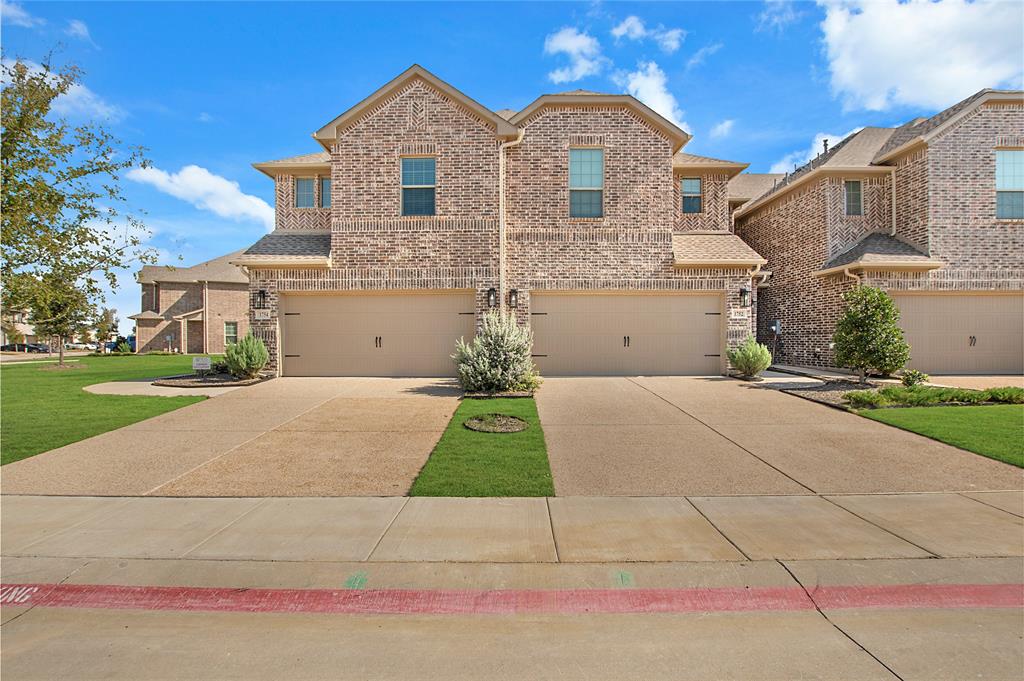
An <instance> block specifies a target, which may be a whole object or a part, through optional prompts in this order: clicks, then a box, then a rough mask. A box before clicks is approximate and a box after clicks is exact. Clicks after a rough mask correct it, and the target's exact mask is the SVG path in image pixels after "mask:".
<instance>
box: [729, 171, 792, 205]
mask: <svg viewBox="0 0 1024 681" xmlns="http://www.w3.org/2000/svg"><path fill="white" fill-rule="evenodd" d="M783 177H784V175H783V174H782V173H743V174H742V175H737V176H736V177H734V178H732V179H731V180H729V186H728V190H729V200H730V201H750V200H752V199H756V198H757V197H759V196H761V194H764V193H765V192H766V191H768V190H769V189H771V188H772V187H774V186H775V185H776V183H778V182H779V181H780V180H782V178H783Z"/></svg>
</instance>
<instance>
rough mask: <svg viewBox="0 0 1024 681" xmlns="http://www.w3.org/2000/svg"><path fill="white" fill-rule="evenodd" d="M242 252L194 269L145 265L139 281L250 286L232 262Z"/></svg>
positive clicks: (215, 259)
mask: <svg viewBox="0 0 1024 681" xmlns="http://www.w3.org/2000/svg"><path fill="white" fill-rule="evenodd" d="M241 252H242V251H235V252H234V253H228V254H227V255H222V256H220V257H219V258H214V259H213V260H207V261H206V262H201V263H199V264H198V265H193V266H192V267H174V266H172V265H145V266H144V267H143V268H142V269H141V270H139V275H138V281H139V283H140V284H152V283H155V282H184V283H193V282H198V281H209V282H216V283H227V284H248V283H249V277H248V276H246V274H245V273H244V272H243V271H242V270H240V269H238V268H237V267H236V266H234V265H232V264H231V262H230V261H231V260H233V259H234V258H235V256H237V255H239V254H241Z"/></svg>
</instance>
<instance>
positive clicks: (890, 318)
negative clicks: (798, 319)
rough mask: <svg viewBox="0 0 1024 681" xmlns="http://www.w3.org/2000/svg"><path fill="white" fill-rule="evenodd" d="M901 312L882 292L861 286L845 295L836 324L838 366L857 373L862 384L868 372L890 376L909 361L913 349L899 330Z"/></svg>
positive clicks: (835, 338)
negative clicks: (854, 370) (841, 310)
mask: <svg viewBox="0 0 1024 681" xmlns="http://www.w3.org/2000/svg"><path fill="white" fill-rule="evenodd" d="M899 321H900V311H899V309H898V308H897V307H896V303H895V302H893V299H892V298H890V297H889V295H888V294H887V293H886V292H885V291H883V290H882V289H879V288H873V287H871V286H858V287H856V288H854V289H852V290H850V291H847V292H846V293H845V294H843V314H842V316H841V317H840V318H839V322H838V323H837V324H836V332H835V335H833V336H832V341H833V342H834V343H835V352H836V363H837V364H838V365H839V366H844V367H850V368H851V369H856V370H857V373H858V375H859V376H860V382H861V383H863V382H864V377H865V375H866V374H867V372H868V371H872V370H873V371H876V372H878V373H880V374H882V375H883V376H889V375H891V374H893V373H895V372H897V371H899V370H900V369H902V368H903V365H904V364H906V363H907V360H909V359H910V346H909V345H907V342H906V341H905V340H903V329H901V328H900V326H899Z"/></svg>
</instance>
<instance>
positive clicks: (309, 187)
mask: <svg viewBox="0 0 1024 681" xmlns="http://www.w3.org/2000/svg"><path fill="white" fill-rule="evenodd" d="M314 205H315V204H314V202H313V178H311V177H297V178H295V207H296V208H312V207H313V206H314Z"/></svg>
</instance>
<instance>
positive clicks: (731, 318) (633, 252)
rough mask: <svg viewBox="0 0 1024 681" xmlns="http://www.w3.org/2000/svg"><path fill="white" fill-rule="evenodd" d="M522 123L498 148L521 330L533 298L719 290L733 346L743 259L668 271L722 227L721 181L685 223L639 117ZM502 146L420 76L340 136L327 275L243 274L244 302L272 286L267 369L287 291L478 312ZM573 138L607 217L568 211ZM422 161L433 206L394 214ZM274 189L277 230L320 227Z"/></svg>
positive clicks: (712, 181) (652, 132)
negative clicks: (404, 182)
mask: <svg viewBox="0 0 1024 681" xmlns="http://www.w3.org/2000/svg"><path fill="white" fill-rule="evenodd" d="M517 125H518V126H519V128H520V130H521V131H522V140H521V143H519V144H518V145H516V146H512V147H510V148H509V149H508V150H507V151H506V159H507V165H506V212H505V214H506V265H507V278H506V290H507V289H517V290H518V292H519V296H518V297H519V304H518V308H517V316H518V318H519V319H520V320H521V321H522V322H523V323H528V320H529V313H530V291H536V290H547V291H550V290H588V291H592V290H602V291H637V292H643V291H665V290H671V291H693V292H705V291H706V292H709V293H711V292H714V293H723V294H724V295H725V298H726V301H727V304H726V315H727V316H726V328H727V338H728V343H729V344H730V345H732V344H736V343H738V342H739V341H741V340H742V339H743V338H744V337H745V336H746V335H747V334H748V333H750V332H751V330H752V325H753V309H752V308H750V307H742V306H741V305H740V293H739V291H740V289H741V288H750V287H751V277H750V273H749V271H748V270H747V269H746V268H738V269H690V270H680V269H677V268H675V267H673V253H672V239H671V236H672V233H673V230H674V229H678V230H690V229H702V230H719V231H728V230H729V229H730V224H729V213H728V198H727V194H726V187H725V185H726V183H727V181H728V178H727V177H726V176H725V175H721V176H718V175H709V176H708V177H707V178H706V179H705V189H704V191H705V197H706V198H705V211H704V213H702V214H701V215H699V216H695V217H693V218H690V217H687V218H686V219H681V218H680V217H679V213H680V212H681V211H680V208H679V200H678V199H679V197H678V188H677V187H676V184H677V180H676V179H675V178H674V177H673V170H672V154H673V151H674V150H673V148H672V143H671V142H670V141H669V139H668V138H667V137H666V136H665V134H664V133H663V132H661V131H660V130H658V129H657V128H655V127H653V126H652V125H651V124H650V123H649V122H647V121H646V120H645V119H644V118H643V117H641V116H640V115H638V114H637V113H636V111H635V110H633V109H631V108H629V107H628V106H625V105H614V106H613V105H599V104H598V103H595V104H593V105H590V104H588V105H585V106H584V105H579V106H577V105H553V104H552V105H547V106H543V107H540V108H539V109H537V110H536V111H534V112H533V113H532V114H531V115H530V117H529V118H528V119H526V120H523V121H520V122H518V123H517ZM499 143H500V140H499V139H498V138H497V136H496V130H495V127H494V125H493V124H492V122H490V121H487V120H483V119H482V118H481V117H480V116H478V115H477V114H475V113H474V112H472V111H470V110H469V109H468V108H466V107H465V106H463V105H462V104H461V103H459V102H457V101H455V100H454V99H452V98H451V97H448V96H447V95H445V94H444V93H442V92H440V91H439V90H437V89H435V88H433V87H431V86H430V84H429V83H427V82H425V81H423V80H418V79H415V80H412V81H411V82H410V83H407V84H406V85H404V86H402V87H400V88H398V89H397V90H395V91H393V92H392V93H390V94H388V95H386V96H385V97H384V98H383V99H381V100H380V101H379V102H377V103H375V104H374V105H373V106H372V108H370V109H369V110H368V111H366V112H365V114H364V115H362V116H361V117H360V118H359V119H358V120H356V121H354V122H352V123H351V124H349V125H348V126H347V127H344V128H341V129H339V130H338V134H337V141H336V142H335V143H334V145H333V149H332V151H331V177H332V183H331V186H332V202H331V203H332V207H331V220H330V230H331V249H330V260H331V264H330V268H328V269H301V268H281V267H272V266H267V267H260V266H255V265H253V266H250V267H249V270H250V289H251V292H252V293H253V297H254V299H255V297H256V293H257V292H259V291H261V290H262V291H265V292H266V306H265V308H266V309H265V310H261V311H259V312H258V313H257V312H255V311H254V312H253V318H252V325H253V328H254V330H255V333H257V334H258V335H260V336H261V337H262V338H263V339H264V341H265V342H266V343H267V345H268V348H269V350H270V353H271V358H272V360H271V361H272V365H273V366H275V367H276V366H277V354H278V353H277V348H278V345H279V344H278V328H279V323H278V296H279V295H280V294H281V293H284V292H289V291H339V292H340V291H365V290H392V291H415V290H431V289H465V290H473V291H475V294H476V300H477V314H478V317H479V315H480V314H482V313H483V311H484V310H485V309H486V308H487V301H486V297H487V291H488V289H490V288H498V287H499V281H498V279H499ZM575 146H588V147H600V148H602V149H603V150H604V162H605V172H604V178H605V185H604V189H603V191H604V194H603V217H600V218H572V217H570V216H569V179H568V172H569V149H570V147H575ZM425 154H426V155H432V156H434V157H436V159H437V166H436V167H437V192H436V206H437V214H436V215H435V216H430V217H402V216H401V181H400V169H401V161H400V159H401V157H402V156H403V155H425ZM679 176H680V177H681V176H682V174H680V175H679ZM687 176H689V175H687ZM276 185H277V192H276V196H277V206H276V208H277V210H278V212H279V218H278V220H277V225H278V229H279V230H295V231H300V230H308V229H316V227H310V226H309V225H310V224H311V222H314V221H315V220H314V219H313V218H302V217H301V216H296V213H298V212H299V211H298V209H294V208H292V207H291V206H292V205H293V199H292V196H291V194H290V192H291V189H289V188H290V187H291V186H293V184H292V180H291V179H290V178H289V176H287V175H282V176H281V177H278V178H277V181H276ZM281 213H284V214H286V215H288V217H286V218H284V217H280V215H281ZM316 220H319V218H316ZM317 224H319V223H317Z"/></svg>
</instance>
